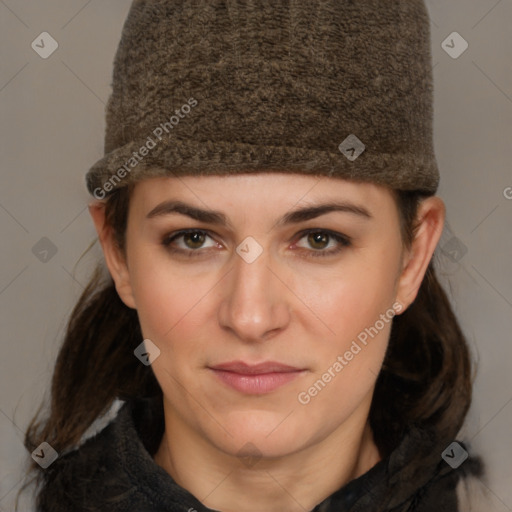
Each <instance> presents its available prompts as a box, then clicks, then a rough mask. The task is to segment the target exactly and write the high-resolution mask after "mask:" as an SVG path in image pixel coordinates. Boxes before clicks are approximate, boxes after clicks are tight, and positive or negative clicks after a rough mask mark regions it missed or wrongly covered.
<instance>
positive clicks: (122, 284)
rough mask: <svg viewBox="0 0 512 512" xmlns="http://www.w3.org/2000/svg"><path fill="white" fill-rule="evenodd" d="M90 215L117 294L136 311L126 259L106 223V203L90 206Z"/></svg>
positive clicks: (96, 203) (94, 203) (99, 202)
mask: <svg viewBox="0 0 512 512" xmlns="http://www.w3.org/2000/svg"><path fill="white" fill-rule="evenodd" d="M89 213H90V215H91V217H92V220H93V222H94V226H95V227H96V232H97V233H98V238H99V241H100V244H101V247H102V249H103V255H104V256H105V262H106V264H107V267H108V270H109V272H110V275H111V276H112V279H113V280H114V283H115V286H116V290H117V293H118V294H119V297H120V298H121V300H122V301H123V302H124V303H125V304H126V305H127V306H128V307H129V308H133V309H136V306H135V300H134V296H133V290H132V286H131V282H130V273H129V271H128V264H127V261H126V258H125V256H124V254H123V253H122V251H121V249H120V248H119V246H118V245H117V243H116V241H115V239H114V232H113V229H112V227H111V226H109V225H108V224H107V223H106V222H105V203H103V202H101V201H96V202H93V203H91V204H89Z"/></svg>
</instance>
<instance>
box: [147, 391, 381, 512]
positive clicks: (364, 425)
mask: <svg viewBox="0 0 512 512" xmlns="http://www.w3.org/2000/svg"><path fill="white" fill-rule="evenodd" d="M164 404H165V400H164ZM168 409H169V408H167V409H166V408H165V405H164V410H165V418H166V420H165V423H166V430H165V433H164V436H163V438H162V442H161V444H160V447H159V449H158V451H157V453H156V454H155V457H154V459H155V462H156V463H157V464H158V465H160V466H161V467H162V468H163V469H165V470H166V471H167V472H168V473H169V475H170V476H171V477H172V478H173V480H174V481H175V482H176V483H177V484H178V485H180V486H181V487H183V488H184V489H186V490H188V491H189V492H190V493H191V494H193V495H194V496H195V497H196V498H197V499H198V500H199V501H201V502H202V503H203V504H204V505H205V506H206V507H208V508H211V509H213V510H219V511H222V512H235V511H236V512H261V511H262V510H265V511H267V512H277V511H279V512H281V511H283V510H287V511H290V512H292V511H293V512H295V511H296V512H304V511H307V510H312V509H313V508H314V507H315V506H316V505H318V503H321V502H322V501H323V500H324V499H326V498H327V497H328V496H330V495H331V494H332V493H334V492H335V491H337V490H338V489H340V488H341V487H342V486H343V485H345V484H346V483H348V482H350V481H351V480H353V479H355V478H358V477H359V476H361V475H363V474H364V473H366V472H367V471H368V470H369V469H371V468H372V467H373V466H374V465H375V464H376V463H377V462H378V461H379V460H380V458H381V457H380V454H379V451H378V449H377V446H376V445H375V442H374V439H373V434H372V431H371V428H370V426H369V423H368V421H367V414H366V415H365V416H364V417H363V418H362V420H363V421H351V420H353V418H352V417H351V418H349V420H347V423H346V424H343V425H341V426H340V427H339V428H338V429H337V430H336V431H334V432H333V433H331V434H330V435H329V436H328V437H326V438H325V439H323V440H321V441H320V442H318V443H315V444H311V445H309V446H307V447H306V448H304V449H301V450H299V451H297V452H294V453H292V454H289V455H286V456H284V457H279V458H265V457H262V458H261V459H258V460H256V462H253V463H250V462H247V461H246V462H245V463H241V461H240V459H239V458H238V457H236V456H233V455H229V454H226V453H225V452H222V451H220V450H217V449H216V447H215V446H212V445H211V444H210V443H209V442H208V441H207V440H205V438H204V436H201V435H199V434H198V433H197V432H195V431H193V430H192V429H189V428H186V426H184V425H183V424H182V423H181V421H180V419H179V418H178V417H176V416H175V415H173V414H172V413H170V411H169V410H168ZM367 412H368V411H366V413H367ZM170 432H172V433H173V434H172V436H171V435H170V434H169V433H170Z"/></svg>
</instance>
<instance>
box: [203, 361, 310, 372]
mask: <svg viewBox="0 0 512 512" xmlns="http://www.w3.org/2000/svg"><path fill="white" fill-rule="evenodd" d="M211 368H212V369H213V370H224V371H227V372H233V373H241V374H244V375H261V374H262V373H289V372H297V371H300V370H301V369H300V368H295V367H294V366H288V365H286V364H281V363H276V362H274V361H268V362H265V363H260V364H252V365H251V364H247V363H244V362H243V361H232V362H229V363H222V364H217V365H215V366H212V367H211Z"/></svg>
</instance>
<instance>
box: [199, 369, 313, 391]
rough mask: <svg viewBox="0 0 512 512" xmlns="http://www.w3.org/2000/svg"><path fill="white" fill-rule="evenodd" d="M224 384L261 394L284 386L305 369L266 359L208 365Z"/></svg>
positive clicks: (237, 389)
mask: <svg viewBox="0 0 512 512" xmlns="http://www.w3.org/2000/svg"><path fill="white" fill-rule="evenodd" d="M208 368H209V369H210V370H211V371H212V372H213V373H214V374H215V376H216V377H217V378H219V379H220V380H221V381H222V382H223V383H224V384H225V385H227V386H229V387H230V388H232V389H235V390H236V391H239V392H241V393H244V394H247V395H262V394H265V393H270V392H272V391H275V390H276V389H278V388H280V387H281V386H284V385H285V384H287V383H288V382H291V381H292V380H294V379H296V378H297V377H299V376H301V375H303V374H304V373H305V372H306V371H307V370H306V369H305V368H297V367H294V366H289V365H285V364H282V363H277V362H274V361H268V362H265V363H260V364H255V365H251V364H247V363H244V362H243V361H232V362H229V363H222V364H218V365H215V366H210V367H208Z"/></svg>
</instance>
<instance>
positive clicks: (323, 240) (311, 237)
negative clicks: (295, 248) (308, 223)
mask: <svg viewBox="0 0 512 512" xmlns="http://www.w3.org/2000/svg"><path fill="white" fill-rule="evenodd" d="M308 242H309V243H310V244H311V247H313V248H314V249H325V247H326V246H327V244H328V243H329V235H326V234H325V233H323V232H321V231H320V232H316V233H309V234H308Z"/></svg>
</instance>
